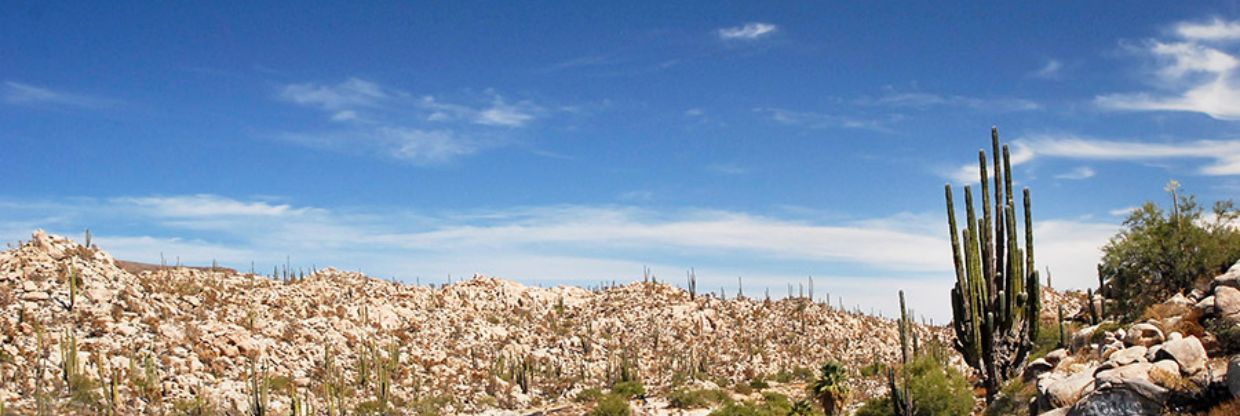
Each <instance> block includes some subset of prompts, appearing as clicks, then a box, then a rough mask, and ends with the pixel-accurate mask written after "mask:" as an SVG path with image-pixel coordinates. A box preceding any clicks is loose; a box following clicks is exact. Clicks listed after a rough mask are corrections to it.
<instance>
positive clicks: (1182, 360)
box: [1154, 335, 1209, 376]
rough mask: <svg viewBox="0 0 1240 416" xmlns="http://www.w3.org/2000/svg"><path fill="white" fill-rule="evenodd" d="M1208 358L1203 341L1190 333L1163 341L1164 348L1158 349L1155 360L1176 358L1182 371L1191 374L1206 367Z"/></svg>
mask: <svg viewBox="0 0 1240 416" xmlns="http://www.w3.org/2000/svg"><path fill="white" fill-rule="evenodd" d="M1208 358H1209V357H1208V356H1207V355H1206V349H1205V347H1203V346H1202V345H1201V341H1200V340H1198V339H1197V337H1195V336H1191V335H1190V336H1188V337H1184V338H1179V339H1173V340H1171V341H1167V342H1166V343H1163V344H1162V349H1160V350H1158V353H1157V354H1156V355H1155V357H1154V360H1155V361H1159V360H1164V359H1172V360H1175V362H1176V363H1177V364H1179V365H1180V371H1181V372H1183V373H1184V374H1185V375H1190V376H1191V375H1193V374H1197V373H1198V372H1200V371H1201V370H1203V369H1205V368H1206V360H1207V359H1208Z"/></svg>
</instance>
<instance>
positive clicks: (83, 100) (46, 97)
mask: <svg viewBox="0 0 1240 416" xmlns="http://www.w3.org/2000/svg"><path fill="white" fill-rule="evenodd" d="M3 96H4V102H5V103H7V104H11V105H21V106H30V107H37V106H49V107H74V108H84V109H103V108H107V107H111V106H114V105H116V104H117V102H116V101H115V100H110V99H106V98H99V97H93V96H88V95H82V94H74V93H68V92H64V91H56V90H53V89H50V88H46V87H39V86H34V85H30V84H25V83H21V82H16V81H5V82H4V89H3Z"/></svg>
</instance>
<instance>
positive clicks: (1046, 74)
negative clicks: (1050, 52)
mask: <svg viewBox="0 0 1240 416" xmlns="http://www.w3.org/2000/svg"><path fill="white" fill-rule="evenodd" d="M1062 72H1063V62H1059V60H1058V59H1050V60H1047V61H1046V64H1045V65H1042V67H1041V68H1038V69H1037V70H1036V71H1033V72H1032V73H1031V74H1030V75H1031V76H1033V77H1034V78H1042V79H1059V77H1060V76H1061V75H1062Z"/></svg>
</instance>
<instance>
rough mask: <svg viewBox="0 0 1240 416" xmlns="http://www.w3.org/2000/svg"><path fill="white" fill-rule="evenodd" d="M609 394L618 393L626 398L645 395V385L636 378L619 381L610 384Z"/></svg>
mask: <svg viewBox="0 0 1240 416" xmlns="http://www.w3.org/2000/svg"><path fill="white" fill-rule="evenodd" d="M611 394H615V395H619V396H620V397H624V398H626V399H629V398H634V397H640V396H644V395H646V386H643V385H642V382H640V381H637V380H629V381H620V382H616V384H613V385H611Z"/></svg>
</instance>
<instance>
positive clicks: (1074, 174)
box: [1055, 166, 1097, 180]
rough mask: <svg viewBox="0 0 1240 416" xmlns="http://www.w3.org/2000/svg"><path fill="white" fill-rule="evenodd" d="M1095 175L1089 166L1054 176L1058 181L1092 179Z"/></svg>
mask: <svg viewBox="0 0 1240 416" xmlns="http://www.w3.org/2000/svg"><path fill="white" fill-rule="evenodd" d="M1096 174H1097V172H1094V169H1093V168H1091V167H1089V166H1079V167H1077V168H1075V169H1072V170H1070V171H1067V172H1064V173H1060V174H1058V175H1055V177H1056V178H1058V179H1068V180H1081V179H1089V178H1092V177H1094V175H1096Z"/></svg>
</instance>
